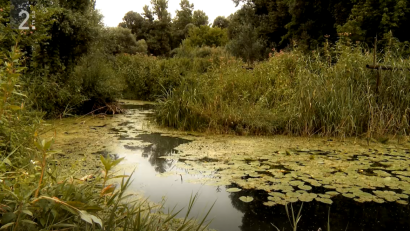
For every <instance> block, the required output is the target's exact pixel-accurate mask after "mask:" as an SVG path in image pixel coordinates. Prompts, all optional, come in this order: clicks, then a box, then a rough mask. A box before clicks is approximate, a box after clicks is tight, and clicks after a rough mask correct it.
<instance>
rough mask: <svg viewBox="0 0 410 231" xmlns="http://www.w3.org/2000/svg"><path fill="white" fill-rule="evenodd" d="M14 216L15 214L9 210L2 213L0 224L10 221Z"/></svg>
mask: <svg viewBox="0 0 410 231" xmlns="http://www.w3.org/2000/svg"><path fill="white" fill-rule="evenodd" d="M16 217H17V216H16V214H14V213H11V212H10V213H5V214H2V218H1V223H2V224H6V223H9V222H11V221H14V220H15V219H16Z"/></svg>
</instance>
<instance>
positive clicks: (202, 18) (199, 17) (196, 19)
mask: <svg viewBox="0 0 410 231" xmlns="http://www.w3.org/2000/svg"><path fill="white" fill-rule="evenodd" d="M208 20H209V18H208V16H207V15H206V14H205V12H203V11H202V10H196V11H194V15H193V17H192V23H193V24H194V25H195V26H197V27H199V26H202V25H208V23H209V22H208Z"/></svg>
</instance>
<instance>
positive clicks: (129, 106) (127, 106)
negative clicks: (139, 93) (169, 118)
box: [121, 104, 155, 111]
mask: <svg viewBox="0 0 410 231" xmlns="http://www.w3.org/2000/svg"><path fill="white" fill-rule="evenodd" d="M121 108H123V109H128V110H140V111H147V110H153V109H155V105H154V104H142V105H135V104H123V105H121Z"/></svg>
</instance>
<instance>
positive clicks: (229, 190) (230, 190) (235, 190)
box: [226, 188, 242, 192]
mask: <svg viewBox="0 0 410 231" xmlns="http://www.w3.org/2000/svg"><path fill="white" fill-rule="evenodd" d="M226 191H227V192H240V191H242V189H240V188H230V189H227V190H226Z"/></svg>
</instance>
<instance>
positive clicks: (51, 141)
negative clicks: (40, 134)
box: [44, 137, 54, 150]
mask: <svg viewBox="0 0 410 231" xmlns="http://www.w3.org/2000/svg"><path fill="white" fill-rule="evenodd" d="M53 143H54V137H53V138H51V140H49V141H48V142H46V143H45V145H44V149H45V150H48V149H50V147H51V145H53Z"/></svg>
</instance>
